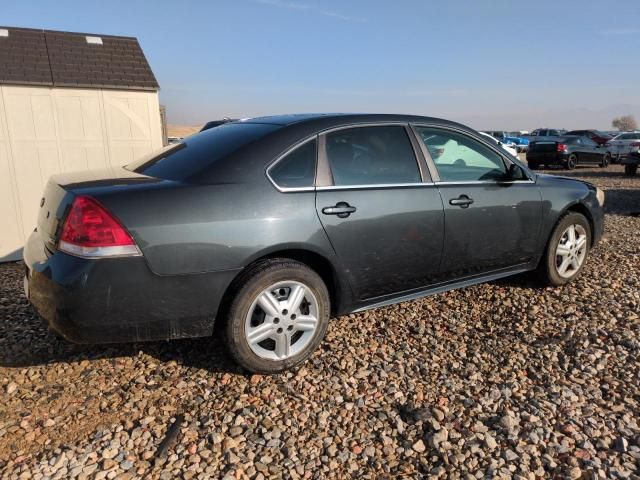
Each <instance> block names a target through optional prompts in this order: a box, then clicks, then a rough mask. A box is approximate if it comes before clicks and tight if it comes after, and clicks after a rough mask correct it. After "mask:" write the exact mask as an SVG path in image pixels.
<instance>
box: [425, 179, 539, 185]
mask: <svg viewBox="0 0 640 480" xmlns="http://www.w3.org/2000/svg"><path fill="white" fill-rule="evenodd" d="M512 183H531V184H534V183H536V182H534V181H533V180H504V181H497V180H461V181H459V182H436V185H444V186H447V185H505V184H507V185H510V184H512Z"/></svg>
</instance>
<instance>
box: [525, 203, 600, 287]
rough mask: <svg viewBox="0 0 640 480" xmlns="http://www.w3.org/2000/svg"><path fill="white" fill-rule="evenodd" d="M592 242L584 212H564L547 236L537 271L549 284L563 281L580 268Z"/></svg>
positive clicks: (574, 276)
mask: <svg viewBox="0 0 640 480" xmlns="http://www.w3.org/2000/svg"><path fill="white" fill-rule="evenodd" d="M590 245H591V227H590V225H589V222H588V221H587V219H586V218H585V217H584V215H582V214H580V213H576V212H569V213H567V214H566V215H565V216H564V217H562V219H560V221H559V222H558V224H557V225H556V227H555V228H554V230H553V233H552V234H551V238H550V239H549V243H548V245H547V249H546V250H545V253H544V257H543V258H542V260H541V261H540V265H539V267H538V271H539V273H540V275H541V277H542V279H543V281H544V282H545V283H547V284H549V285H553V286H559V285H565V284H567V283H569V282H571V281H572V280H574V279H575V278H576V277H577V276H578V275H579V274H580V272H581V270H582V267H583V266H584V264H585V262H586V259H587V256H588V254H589V247H590Z"/></svg>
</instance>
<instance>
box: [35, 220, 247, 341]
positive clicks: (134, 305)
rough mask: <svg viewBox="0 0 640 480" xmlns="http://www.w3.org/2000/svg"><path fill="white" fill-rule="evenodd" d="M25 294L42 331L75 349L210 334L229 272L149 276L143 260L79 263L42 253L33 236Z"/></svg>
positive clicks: (231, 274)
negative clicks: (50, 332) (41, 322)
mask: <svg viewBox="0 0 640 480" xmlns="http://www.w3.org/2000/svg"><path fill="white" fill-rule="evenodd" d="M24 262H25V265H26V271H25V281H24V283H25V293H26V295H27V298H28V299H29V301H30V302H31V304H32V305H33V306H34V308H35V310H36V311H37V312H38V314H39V315H40V316H41V317H42V318H43V319H44V320H45V321H46V322H47V324H48V325H49V327H50V328H51V329H52V330H54V331H55V332H57V333H59V334H60V335H62V336H63V337H64V338H65V339H67V340H69V341H72V342H75V343H119V342H134V341H146V340H167V339H175V338H186V337H200V336H208V335H211V333H212V331H213V324H214V320H215V317H216V314H217V311H218V307H219V305H220V300H221V298H222V296H223V294H224V292H225V290H226V289H227V287H228V285H229V284H230V282H231V280H232V279H233V278H234V277H235V275H236V274H237V271H231V270H228V271H224V272H212V273H200V274H193V275H156V274H155V273H153V272H152V271H151V270H150V269H149V267H148V266H147V263H146V261H145V259H144V257H126V258H104V259H92V260H89V259H85V258H79V257H74V256H72V255H68V254H66V253H63V252H60V251H55V252H50V251H49V250H47V248H46V247H45V245H44V242H43V241H42V238H41V236H40V234H39V233H38V232H33V233H32V234H31V236H30V237H29V240H28V242H27V244H26V245H25V248H24Z"/></svg>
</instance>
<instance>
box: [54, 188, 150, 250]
mask: <svg viewBox="0 0 640 480" xmlns="http://www.w3.org/2000/svg"><path fill="white" fill-rule="evenodd" d="M58 248H59V249H60V250H62V251H64V252H67V253H71V254H73V255H79V256H82V257H113V256H122V255H140V250H139V249H138V247H137V246H136V244H135V242H134V241H133V238H132V237H131V235H130V234H129V232H127V231H126V229H125V228H124V227H123V226H122V225H121V224H120V222H119V221H118V220H117V219H116V218H115V217H114V216H113V215H112V214H111V213H109V211H108V210H107V209H106V208H105V207H103V206H102V205H100V203H98V201H97V200H95V199H94V198H91V197H88V196H79V197H76V198H75V199H74V200H73V203H72V204H71V209H70V210H69V214H68V215H67V218H66V220H65V222H64V225H63V226H62V233H61V234H60V242H59V244H58Z"/></svg>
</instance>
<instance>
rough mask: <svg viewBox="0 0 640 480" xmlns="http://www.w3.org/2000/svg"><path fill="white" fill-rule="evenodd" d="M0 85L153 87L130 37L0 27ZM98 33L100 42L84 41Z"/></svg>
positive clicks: (155, 86)
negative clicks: (3, 34)
mask: <svg viewBox="0 0 640 480" xmlns="http://www.w3.org/2000/svg"><path fill="white" fill-rule="evenodd" d="M0 29H6V30H8V31H9V36H8V37H4V36H1V35H0V84H14V85H47V86H54V87H89V88H117V89H126V90H158V89H159V88H160V87H159V85H158V82H157V80H156V77H155V76H154V75H153V72H152V71H151V67H149V63H148V62H147V59H146V57H145V56H144V53H143V51H142V48H140V44H139V43H138V40H137V39H136V38H134V37H116V36H112V35H96V34H91V33H70V32H56V31H52V30H36V29H30V28H13V27H1V26H0ZM87 36H90V37H100V38H101V39H102V45H96V44H90V43H87V40H86V37H87Z"/></svg>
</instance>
